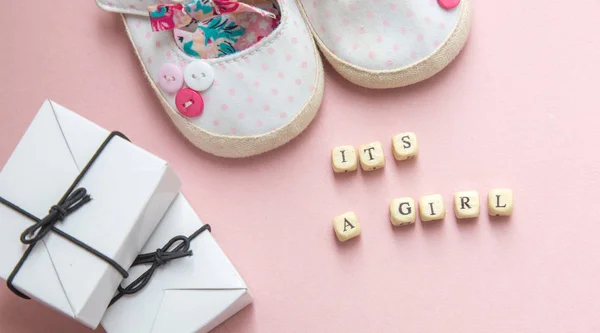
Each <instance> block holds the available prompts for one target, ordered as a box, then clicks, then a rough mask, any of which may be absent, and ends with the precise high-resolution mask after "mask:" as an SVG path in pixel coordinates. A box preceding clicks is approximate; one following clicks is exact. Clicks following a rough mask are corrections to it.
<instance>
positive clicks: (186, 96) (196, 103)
mask: <svg viewBox="0 0 600 333" xmlns="http://www.w3.org/2000/svg"><path fill="white" fill-rule="evenodd" d="M175 105H177V110H179V113H181V114H182V115H184V116H186V117H188V118H192V117H197V116H199V115H201V114H202V111H204V100H203V99H202V96H200V94H199V93H198V92H196V91H195V90H192V89H190V88H183V89H181V90H179V92H178V93H177V96H175Z"/></svg>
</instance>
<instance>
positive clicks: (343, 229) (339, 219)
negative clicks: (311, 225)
mask: <svg viewBox="0 0 600 333" xmlns="http://www.w3.org/2000/svg"><path fill="white" fill-rule="evenodd" d="M333 229H334V230H335V235H336V236H337V239H338V240H339V241H340V242H345V241H347V240H349V239H352V238H354V237H356V236H358V235H360V223H359V222H358V218H357V217H356V214H354V212H347V213H344V214H342V215H340V216H336V217H335V218H334V219H333Z"/></svg>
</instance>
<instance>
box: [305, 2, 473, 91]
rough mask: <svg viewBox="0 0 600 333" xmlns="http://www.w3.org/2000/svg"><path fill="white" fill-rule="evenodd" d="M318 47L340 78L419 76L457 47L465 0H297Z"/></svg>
mask: <svg viewBox="0 0 600 333" xmlns="http://www.w3.org/2000/svg"><path fill="white" fill-rule="evenodd" d="M297 1H298V2H299V5H300V7H301V8H300V9H301V11H302V12H303V15H304V17H305V20H306V21H307V22H308V24H309V26H310V28H311V30H312V32H313V35H314V36H315V39H316V41H317V44H318V45H319V48H320V49H321V51H322V52H323V54H324V55H325V57H326V58H327V60H329V62H330V63H331V64H332V65H333V67H334V68H335V69H336V70H337V71H338V72H339V73H340V74H341V75H342V76H343V77H344V78H346V79H348V80H349V81H351V82H353V83H355V84H358V85H360V86H363V87H367V88H374V89H384V88H396V87H402V86H406V85H409V84H413V83H416V82H419V81H422V80H425V79H427V78H429V77H431V76H433V75H435V74H436V73H438V72H439V71H441V70H442V69H444V67H446V66H447V65H448V64H449V63H450V62H451V61H452V60H453V59H454V58H455V57H456V56H457V55H458V53H459V52H460V50H461V49H462V48H463V46H464V45H465V43H466V41H467V37H468V35H469V32H470V29H471V5H470V0H462V1H461V0H336V1H323V0H321V1H319V0H297Z"/></svg>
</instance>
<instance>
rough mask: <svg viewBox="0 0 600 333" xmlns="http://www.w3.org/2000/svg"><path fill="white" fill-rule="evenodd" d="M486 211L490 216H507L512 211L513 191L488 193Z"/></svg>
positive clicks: (491, 191) (502, 190) (503, 190)
mask: <svg viewBox="0 0 600 333" xmlns="http://www.w3.org/2000/svg"><path fill="white" fill-rule="evenodd" d="M488 211H489V214H490V215H491V216H509V215H511V214H512V211H513V191H512V190H509V189H494V190H490V192H489V193H488Z"/></svg>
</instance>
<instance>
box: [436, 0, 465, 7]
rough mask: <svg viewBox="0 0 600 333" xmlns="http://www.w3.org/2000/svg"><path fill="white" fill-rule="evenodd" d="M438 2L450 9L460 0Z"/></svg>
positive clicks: (441, 0) (439, 0) (440, 0)
mask: <svg viewBox="0 0 600 333" xmlns="http://www.w3.org/2000/svg"><path fill="white" fill-rule="evenodd" d="M438 4H439V5H440V6H441V7H442V8H444V9H452V8H454V7H456V6H458V4H460V0H438Z"/></svg>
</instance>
